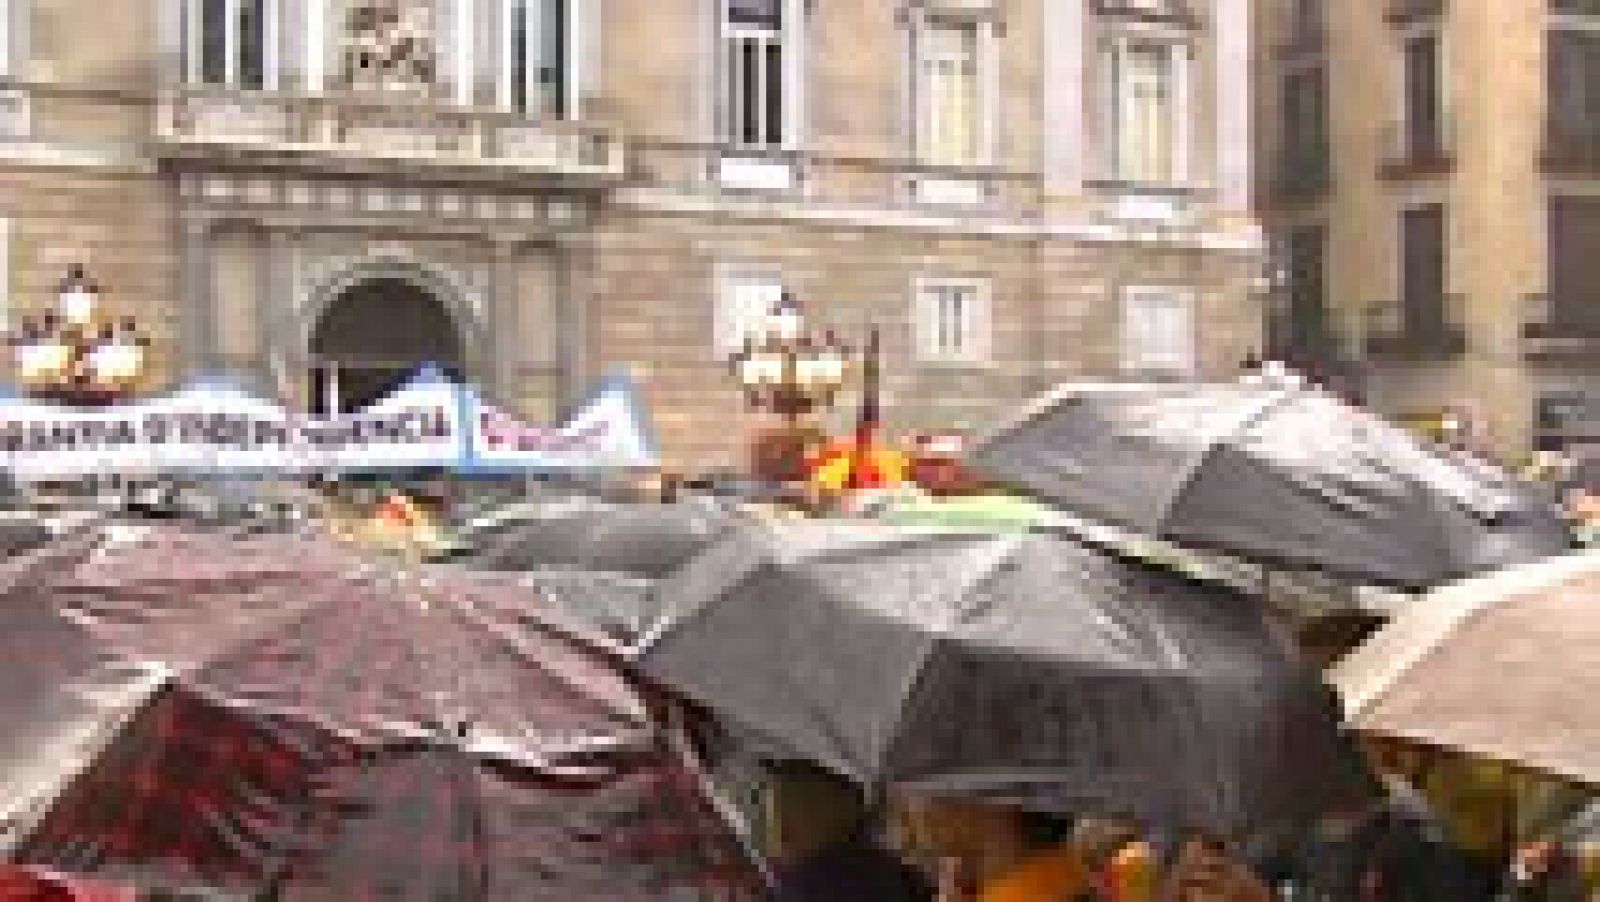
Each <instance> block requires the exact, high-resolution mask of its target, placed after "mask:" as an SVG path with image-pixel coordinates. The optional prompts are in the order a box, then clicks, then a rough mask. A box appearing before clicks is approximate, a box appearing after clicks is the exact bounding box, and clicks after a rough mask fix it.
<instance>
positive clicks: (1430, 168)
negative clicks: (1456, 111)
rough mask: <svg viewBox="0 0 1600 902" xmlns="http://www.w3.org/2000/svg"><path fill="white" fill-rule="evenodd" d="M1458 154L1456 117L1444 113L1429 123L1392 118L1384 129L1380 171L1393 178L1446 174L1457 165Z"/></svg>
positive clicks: (1383, 174) (1384, 175) (1386, 176)
mask: <svg viewBox="0 0 1600 902" xmlns="http://www.w3.org/2000/svg"><path fill="white" fill-rule="evenodd" d="M1455 156H1456V128H1455V120H1454V119H1451V118H1450V117H1448V116H1441V117H1439V118H1438V119H1436V120H1434V121H1433V122H1431V123H1427V124H1422V123H1417V122H1411V121H1408V120H1401V121H1398V122H1391V123H1389V125H1388V127H1387V128H1385V129H1384V139H1383V159H1382V161H1381V162H1380V163H1379V167H1378V169H1379V174H1380V175H1381V176H1383V177H1384V178H1390V179H1403V178H1426V177H1429V176H1437V175H1444V174H1445V173H1448V172H1450V171H1451V170H1452V169H1454V168H1455Z"/></svg>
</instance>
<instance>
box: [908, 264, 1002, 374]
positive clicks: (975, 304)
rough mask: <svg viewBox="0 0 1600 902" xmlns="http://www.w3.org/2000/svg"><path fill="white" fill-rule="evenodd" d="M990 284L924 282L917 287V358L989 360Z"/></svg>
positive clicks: (950, 281) (951, 361)
mask: <svg viewBox="0 0 1600 902" xmlns="http://www.w3.org/2000/svg"><path fill="white" fill-rule="evenodd" d="M989 303H990V301H989V285H988V283H987V282H985V281H983V280H981V279H924V280H921V281H919V282H918V283H917V285H916V310H915V311H914V314H913V318H914V320H915V323H916V331H917V356H918V358H919V359H921V360H923V361H926V362H930V363H983V362H985V361H987V360H988V359H989V344H990V331H991V326H990V317H989Z"/></svg>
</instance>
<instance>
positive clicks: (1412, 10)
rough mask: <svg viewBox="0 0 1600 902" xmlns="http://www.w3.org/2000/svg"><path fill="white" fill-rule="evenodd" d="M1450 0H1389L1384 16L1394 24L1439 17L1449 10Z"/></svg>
mask: <svg viewBox="0 0 1600 902" xmlns="http://www.w3.org/2000/svg"><path fill="white" fill-rule="evenodd" d="M1449 7H1450V4H1449V2H1448V0H1389V8H1388V9H1387V10H1386V11H1385V12H1384V18H1386V19H1388V20H1389V22H1390V23H1391V24H1394V25H1406V24H1409V23H1411V22H1423V21H1427V20H1429V19H1437V18H1439V17H1441V16H1443V15H1444V14H1445V13H1446V12H1448V11H1449Z"/></svg>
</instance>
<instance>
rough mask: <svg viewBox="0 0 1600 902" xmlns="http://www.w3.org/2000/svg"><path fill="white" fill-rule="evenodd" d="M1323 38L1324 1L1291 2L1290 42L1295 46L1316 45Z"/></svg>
mask: <svg viewBox="0 0 1600 902" xmlns="http://www.w3.org/2000/svg"><path fill="white" fill-rule="evenodd" d="M1321 37H1322V0H1291V2H1290V10H1289V40H1290V41H1291V42H1292V43H1294V44H1302V45H1303V44H1316V43H1320V41H1321Z"/></svg>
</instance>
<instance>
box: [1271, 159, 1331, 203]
mask: <svg viewBox="0 0 1600 902" xmlns="http://www.w3.org/2000/svg"><path fill="white" fill-rule="evenodd" d="M1332 188H1333V173H1332V171H1331V167H1330V166H1329V160H1328V159H1327V157H1321V158H1316V157H1311V158H1296V157H1285V158H1284V159H1282V160H1280V161H1279V163H1278V172H1277V174H1276V176H1275V177H1274V178H1273V180H1272V195H1273V199H1274V200H1275V201H1277V202H1279V203H1283V204H1305V203H1311V202H1314V201H1318V200H1321V199H1322V198H1324V197H1326V196H1327V195H1328V192H1329V191H1330V190H1331V189H1332Z"/></svg>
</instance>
